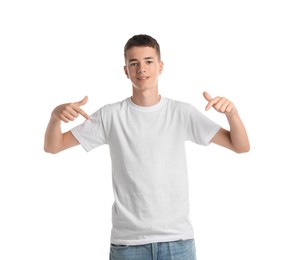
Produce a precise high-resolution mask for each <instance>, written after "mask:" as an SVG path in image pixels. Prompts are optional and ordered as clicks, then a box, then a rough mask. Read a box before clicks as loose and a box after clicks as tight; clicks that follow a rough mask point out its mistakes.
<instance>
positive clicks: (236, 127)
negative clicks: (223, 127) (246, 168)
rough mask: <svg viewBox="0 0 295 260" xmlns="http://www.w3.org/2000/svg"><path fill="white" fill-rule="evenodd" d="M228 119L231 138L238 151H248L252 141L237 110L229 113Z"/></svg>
mask: <svg viewBox="0 0 295 260" xmlns="http://www.w3.org/2000/svg"><path fill="white" fill-rule="evenodd" d="M226 117H227V120H228V123H229V126H230V140H231V143H232V146H233V148H234V150H235V151H236V152H239V153H242V152H248V151H249V150H250V143H249V139H248V135H247V132H246V129H245V127H244V124H243V122H242V120H241V118H240V116H239V113H238V112H237V111H236V112H235V113H234V114H233V115H227V116H226Z"/></svg>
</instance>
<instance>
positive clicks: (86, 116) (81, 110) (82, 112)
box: [78, 108, 90, 120]
mask: <svg viewBox="0 0 295 260" xmlns="http://www.w3.org/2000/svg"><path fill="white" fill-rule="evenodd" d="M78 113H79V114H80V115H82V116H84V117H85V118H86V119H87V120H88V119H90V116H89V115H88V114H87V113H86V112H85V111H84V110H83V109H81V108H79V110H78Z"/></svg>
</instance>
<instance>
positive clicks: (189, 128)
mask: <svg viewBox="0 0 295 260" xmlns="http://www.w3.org/2000/svg"><path fill="white" fill-rule="evenodd" d="M220 128H221V126H220V125H218V124H217V123H215V122H214V121H212V120H211V119H209V118H208V117H207V116H205V115H204V114H202V113H201V112H200V111H199V110H198V109H196V108H195V107H194V106H192V105H191V106H190V110H189V115H188V119H187V124H186V140H189V141H192V142H194V143H197V144H200V145H209V144H210V141H211V139H212V138H213V137H214V136H215V134H216V133H217V132H218V130H219V129H220Z"/></svg>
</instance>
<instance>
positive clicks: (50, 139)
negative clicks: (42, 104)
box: [44, 117, 79, 154]
mask: <svg viewBox="0 0 295 260" xmlns="http://www.w3.org/2000/svg"><path fill="white" fill-rule="evenodd" d="M78 144H79V142H78V141H77V139H76V138H75V137H74V136H73V134H72V132H71V131H68V132H65V133H62V132H61V120H59V119H55V118H54V117H51V118H50V121H49V123H48V126H47V129H46V132H45V139H44V151H45V152H47V153H53V154H56V153H58V152H61V151H63V150H65V149H68V148H70V147H73V146H76V145H78Z"/></svg>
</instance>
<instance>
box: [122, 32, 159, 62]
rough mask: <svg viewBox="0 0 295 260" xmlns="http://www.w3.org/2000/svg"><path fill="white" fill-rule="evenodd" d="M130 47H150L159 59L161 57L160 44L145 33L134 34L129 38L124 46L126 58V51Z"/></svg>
mask: <svg viewBox="0 0 295 260" xmlns="http://www.w3.org/2000/svg"><path fill="white" fill-rule="evenodd" d="M132 47H152V48H154V49H155V50H156V52H157V55H158V58H159V60H160V59H161V52H160V45H159V43H158V42H157V41H156V39H154V38H153V37H151V36H149V35H146V34H138V35H134V36H133V37H132V38H130V39H129V40H128V41H127V43H126V44H125V47H124V57H125V59H126V52H127V51H128V50H129V49H131V48H132Z"/></svg>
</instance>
